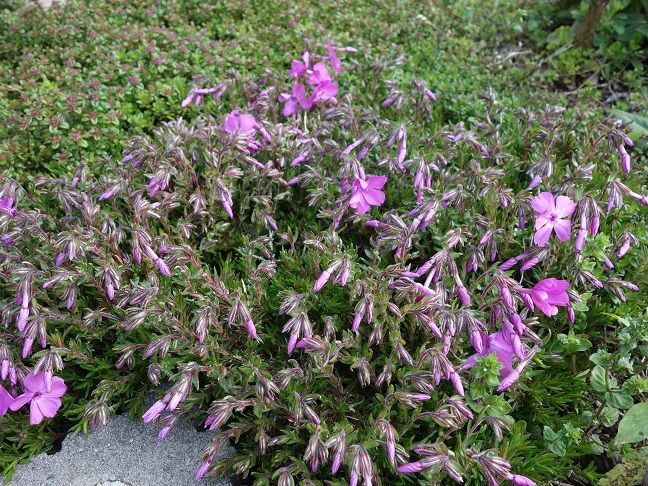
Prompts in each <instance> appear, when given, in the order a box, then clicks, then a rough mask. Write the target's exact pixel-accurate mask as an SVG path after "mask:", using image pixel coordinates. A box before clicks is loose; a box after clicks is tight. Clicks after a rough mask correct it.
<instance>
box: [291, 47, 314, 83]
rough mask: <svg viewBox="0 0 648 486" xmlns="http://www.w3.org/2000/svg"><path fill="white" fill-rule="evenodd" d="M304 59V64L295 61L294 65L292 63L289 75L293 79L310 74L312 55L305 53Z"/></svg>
mask: <svg viewBox="0 0 648 486" xmlns="http://www.w3.org/2000/svg"><path fill="white" fill-rule="evenodd" d="M302 59H303V61H304V62H301V61H298V60H296V59H293V61H292V63H290V71H289V74H290V76H291V77H293V78H298V77H300V76H303V75H304V74H306V73H307V72H308V68H309V67H310V54H309V53H308V51H304V54H303V55H302Z"/></svg>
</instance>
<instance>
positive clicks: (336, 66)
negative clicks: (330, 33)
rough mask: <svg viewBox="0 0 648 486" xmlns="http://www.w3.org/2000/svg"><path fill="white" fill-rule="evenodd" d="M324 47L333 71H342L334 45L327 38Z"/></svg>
mask: <svg viewBox="0 0 648 486" xmlns="http://www.w3.org/2000/svg"><path fill="white" fill-rule="evenodd" d="M326 48H327V50H328V59H329V61H330V62H331V66H332V67H333V71H335V72H336V73H341V72H343V71H344V68H343V67H342V61H340V58H339V57H337V54H336V52H335V47H333V43H332V42H331V39H329V40H328V41H327V42H326Z"/></svg>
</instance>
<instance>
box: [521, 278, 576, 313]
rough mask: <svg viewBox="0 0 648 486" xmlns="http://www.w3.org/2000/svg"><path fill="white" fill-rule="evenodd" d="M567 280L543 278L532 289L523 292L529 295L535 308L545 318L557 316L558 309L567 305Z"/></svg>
mask: <svg viewBox="0 0 648 486" xmlns="http://www.w3.org/2000/svg"><path fill="white" fill-rule="evenodd" d="M568 287H569V282H568V281H567V280H558V279H556V278H545V279H544V280H540V281H539V282H538V283H536V284H535V285H534V286H533V288H532V289H531V290H530V291H529V290H526V289H525V290H523V291H526V292H527V293H529V294H530V296H531V300H532V301H533V304H534V306H535V307H537V308H539V309H540V310H541V311H542V312H543V313H544V314H545V315H546V316H549V317H551V316H555V315H556V314H558V307H566V306H567V304H569V296H568V295H567V288H568Z"/></svg>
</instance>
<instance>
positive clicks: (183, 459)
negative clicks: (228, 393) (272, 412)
mask: <svg viewBox="0 0 648 486" xmlns="http://www.w3.org/2000/svg"><path fill="white" fill-rule="evenodd" d="M159 428H160V427H159V425H145V424H143V423H142V421H141V420H140V421H137V422H133V421H131V420H129V418H128V416H127V415H118V416H116V417H113V418H112V420H110V421H109V423H108V424H107V425H106V426H105V427H101V428H99V429H98V430H97V431H95V432H93V433H91V434H89V435H88V436H87V437H84V436H83V435H81V434H79V435H76V436H68V437H67V438H66V439H65V440H64V441H63V446H62V448H61V450H60V451H59V452H57V453H56V454H52V455H47V454H40V455H38V456H34V457H33V458H32V462H31V463H30V464H22V465H19V466H18V467H17V468H16V474H15V475H14V477H13V479H12V480H11V482H10V483H9V485H10V486H41V485H43V486H59V485H60V486H162V485H165V486H166V485H169V486H171V485H172V486H200V485H205V486H207V485H210V486H232V482H231V481H229V480H227V479H225V480H223V479H221V480H213V479H208V478H203V480H201V481H195V480H194V474H195V472H196V470H197V469H198V467H199V466H200V462H201V451H202V450H203V449H204V448H205V447H207V446H208V445H209V444H210V443H211V441H212V439H213V438H214V434H213V433H211V432H197V431H196V429H195V427H194V426H193V425H192V424H191V422H189V421H188V420H182V419H180V420H179V421H178V423H177V424H176V426H175V427H174V428H173V430H172V431H171V432H170V434H169V436H168V437H167V438H166V439H165V440H163V441H158V440H157V438H156V436H157V433H158V431H159ZM230 452H231V451H228V450H225V451H223V454H229V453H230ZM0 482H1V480H0Z"/></svg>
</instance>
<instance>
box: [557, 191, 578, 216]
mask: <svg viewBox="0 0 648 486" xmlns="http://www.w3.org/2000/svg"><path fill="white" fill-rule="evenodd" d="M575 210H576V204H574V202H573V201H572V200H571V199H569V198H568V197H567V196H558V197H557V198H556V216H558V217H559V218H566V217H567V216H571V215H572V214H573V213H574V211H575Z"/></svg>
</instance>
